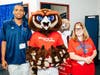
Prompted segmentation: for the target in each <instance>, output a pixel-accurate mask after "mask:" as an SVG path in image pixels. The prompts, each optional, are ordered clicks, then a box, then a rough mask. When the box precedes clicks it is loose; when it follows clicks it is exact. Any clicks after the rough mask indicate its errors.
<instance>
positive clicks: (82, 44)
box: [78, 41, 87, 54]
mask: <svg viewBox="0 0 100 75" xmlns="http://www.w3.org/2000/svg"><path fill="white" fill-rule="evenodd" d="M78 42H79V43H80V46H81V48H82V49H83V52H84V54H86V53H87V51H86V46H85V43H84V42H81V41H78Z"/></svg>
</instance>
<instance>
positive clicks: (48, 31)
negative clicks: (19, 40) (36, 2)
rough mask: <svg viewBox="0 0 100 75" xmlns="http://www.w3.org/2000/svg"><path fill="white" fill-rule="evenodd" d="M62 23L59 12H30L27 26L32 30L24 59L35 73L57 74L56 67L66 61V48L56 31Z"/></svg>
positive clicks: (40, 74) (44, 10)
mask: <svg viewBox="0 0 100 75" xmlns="http://www.w3.org/2000/svg"><path fill="white" fill-rule="evenodd" d="M61 25H62V20H61V18H60V16H59V13H58V12H57V11H54V10H50V9H40V10H38V11H36V12H33V13H32V14H31V17H30V18H29V27H30V28H31V29H32V30H33V31H34V33H33V34H32V36H31V38H30V41H29V47H28V49H27V52H26V59H27V60H28V61H29V62H30V65H31V68H32V70H33V71H34V70H37V75H59V72H58V68H59V66H60V64H61V63H64V62H66V58H67V57H68V53H67V49H66V47H65V46H64V43H63V40H62V38H61V34H59V33H58V32H57V31H58V30H59V28H60V27H61Z"/></svg>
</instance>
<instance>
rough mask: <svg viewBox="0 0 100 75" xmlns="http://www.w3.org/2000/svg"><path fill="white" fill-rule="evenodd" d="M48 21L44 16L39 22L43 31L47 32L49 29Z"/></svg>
mask: <svg viewBox="0 0 100 75" xmlns="http://www.w3.org/2000/svg"><path fill="white" fill-rule="evenodd" d="M50 24H51V22H50V20H49V19H48V18H47V16H45V17H44V18H43V20H42V21H41V26H42V27H43V28H44V29H45V30H48V28H49V27H50Z"/></svg>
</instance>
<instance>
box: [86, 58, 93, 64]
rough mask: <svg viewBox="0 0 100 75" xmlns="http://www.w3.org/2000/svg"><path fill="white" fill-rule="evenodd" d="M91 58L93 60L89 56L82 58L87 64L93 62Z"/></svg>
mask: <svg viewBox="0 0 100 75" xmlns="http://www.w3.org/2000/svg"><path fill="white" fill-rule="evenodd" d="M92 60H93V59H92V58H91V57H86V58H84V61H85V63H87V64H90V63H92V62H93V61H92Z"/></svg>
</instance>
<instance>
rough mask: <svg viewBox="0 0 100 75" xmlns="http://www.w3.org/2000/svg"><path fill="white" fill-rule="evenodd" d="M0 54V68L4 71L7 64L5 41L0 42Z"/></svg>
mask: <svg viewBox="0 0 100 75" xmlns="http://www.w3.org/2000/svg"><path fill="white" fill-rule="evenodd" d="M1 53H2V67H3V68H4V69H7V62H6V60H5V53H6V41H2V43H1Z"/></svg>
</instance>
